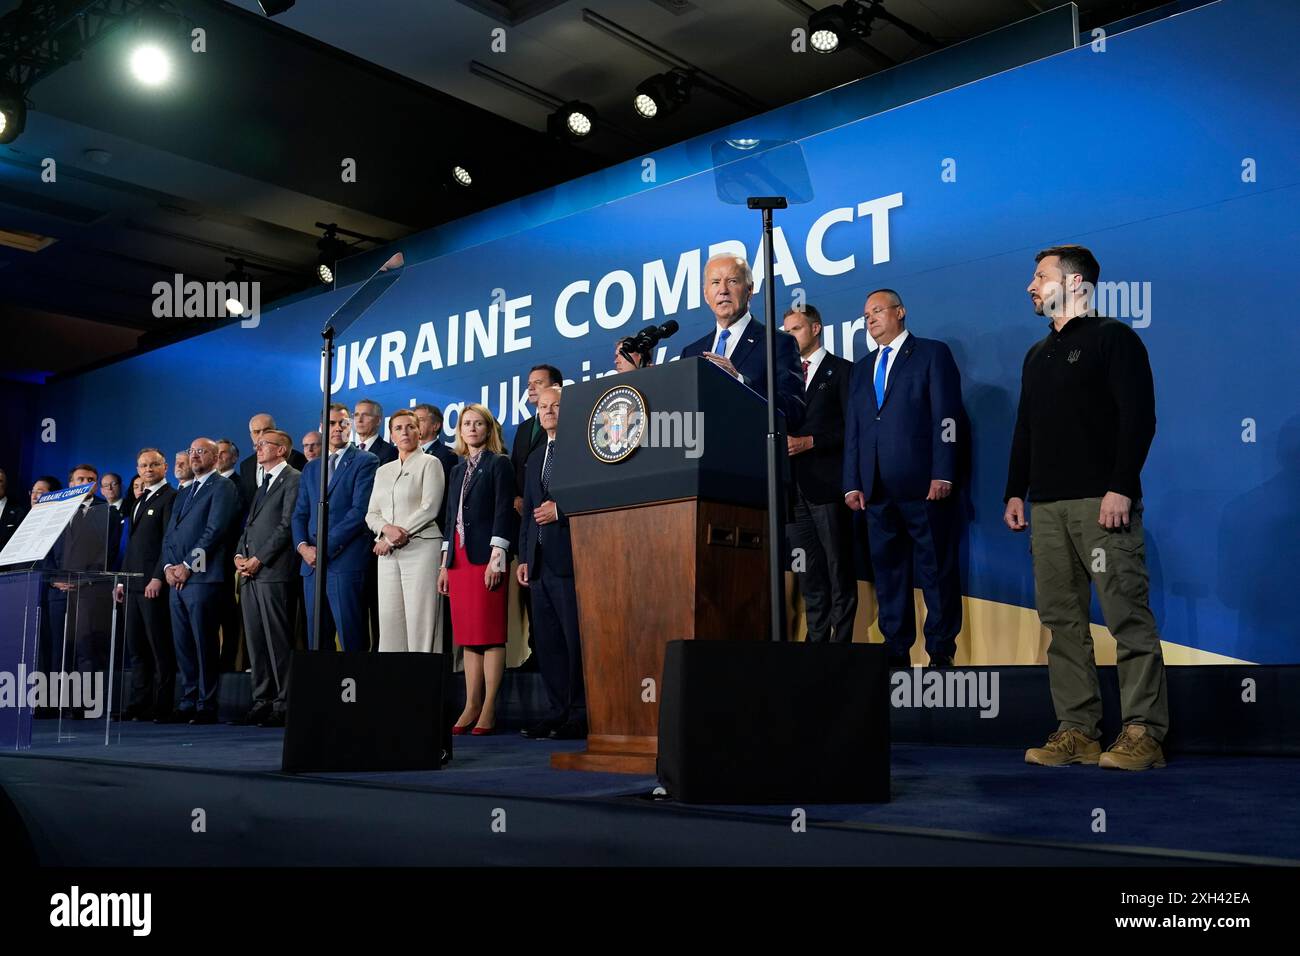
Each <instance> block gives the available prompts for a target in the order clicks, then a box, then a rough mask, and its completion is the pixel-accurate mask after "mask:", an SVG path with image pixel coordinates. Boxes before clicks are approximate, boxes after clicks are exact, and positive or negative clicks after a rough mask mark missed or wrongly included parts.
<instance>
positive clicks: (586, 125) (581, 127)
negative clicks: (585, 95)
mask: <svg viewBox="0 0 1300 956" xmlns="http://www.w3.org/2000/svg"><path fill="white" fill-rule="evenodd" d="M546 128H547V130H548V131H549V132H550V134H551V135H552V136H555V137H557V138H560V139H569V140H580V139H586V138H587V137H588V136H590V135H591V134H592V132H594V131H595V129H596V111H595V110H594V109H593V108H592V107H590V106H588V105H587V104H586V103H581V102H579V101H578V100H570V101H569V102H568V103H565V104H564V105H563V106H561V107H560V108H559V109H557V110H556V111H555V112H554V113H552V114H551V115H550V118H549V119H548V120H547V121H546Z"/></svg>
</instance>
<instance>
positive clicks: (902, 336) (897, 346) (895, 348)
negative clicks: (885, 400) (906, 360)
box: [871, 329, 911, 391]
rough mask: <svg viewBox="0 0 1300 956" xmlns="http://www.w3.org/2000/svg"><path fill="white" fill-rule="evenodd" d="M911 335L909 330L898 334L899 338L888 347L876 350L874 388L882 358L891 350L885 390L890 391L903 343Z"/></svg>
mask: <svg viewBox="0 0 1300 956" xmlns="http://www.w3.org/2000/svg"><path fill="white" fill-rule="evenodd" d="M910 334H911V333H910V332H908V331H907V329H903V331H901V332H899V333H898V338H896V339H894V341H892V342H890V343H889V344H888V345H881V346H880V347H878V348H877V349H876V360H875V361H874V362H873V363H872V365H871V381H872V387H873V388H874V387H875V384H874V383H875V381H876V371H877V370H878V369H879V368H880V356H882V355H884V354H885V349H889V364H888V365H886V366H885V390H886V391H888V389H889V376H891V375H893V374H894V361H895V360H896V359H897V358H898V353H899V352H900V351H902V348H903V343H904V342H906V341H907V337H908V336H909V335H910Z"/></svg>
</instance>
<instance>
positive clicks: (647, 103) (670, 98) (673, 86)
mask: <svg viewBox="0 0 1300 956" xmlns="http://www.w3.org/2000/svg"><path fill="white" fill-rule="evenodd" d="M692 82H693V81H692V78H691V75H690V74H689V73H687V72H686V71H685V70H671V71H669V72H668V73H659V74H656V75H655V76H652V77H650V79H648V80H646V81H645V82H643V83H642V84H641V85H640V86H638V87H637V88H636V95H635V96H634V97H633V100H632V106H633V108H635V109H636V111H637V114H638V115H640V116H641V118H642V119H660V118H662V117H664V116H667V115H668V114H670V113H675V112H676V111H677V110H678V108H680V107H681V106H682V104H684V103H685V102H686V101H687V100H689V99H690V98H691V85H692Z"/></svg>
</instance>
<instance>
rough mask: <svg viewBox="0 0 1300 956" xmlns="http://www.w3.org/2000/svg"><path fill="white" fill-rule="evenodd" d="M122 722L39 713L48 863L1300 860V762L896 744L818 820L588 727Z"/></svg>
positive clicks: (27, 755) (0, 783)
mask: <svg viewBox="0 0 1300 956" xmlns="http://www.w3.org/2000/svg"><path fill="white" fill-rule="evenodd" d="M120 726H121V737H120V743H115V744H114V745H112V746H109V747H106V746H104V743H103V735H102V731H103V725H102V723H100V724H95V725H89V724H86V723H77V724H65V725H64V730H65V732H67V731H68V730H69V729H71V730H72V731H73V736H72V739H65V740H61V741H60V740H57V739H56V729H55V726H54V724H53V723H52V722H50V721H41V722H38V723H37V724H36V732H35V738H34V741H33V746H32V749H31V750H30V751H26V752H23V753H12V754H5V755H3V757H2V758H0V787H3V788H4V790H5V791H6V793H7V794H8V796H9V798H10V800H12V801H13V803H14V804H15V806H16V807H17V808H18V810H19V813H20V815H21V817H22V818H23V820H24V821H25V823H26V825H27V829H28V832H29V835H30V839H31V842H32V844H33V847H34V849H35V851H36V854H37V857H38V858H39V859H40V860H41V862H49V863H55V862H57V863H64V864H77V865H82V864H86V865H124V864H125V865H148V864H161V865H175V864H178V863H179V864H187V863H188V864H204V865H208V864H212V863H226V864H231V863H247V864H254V865H265V864H299V863H302V864H321V863H347V864H369V865H382V864H386V863H392V864H410V863H423V864H437V863H448V864H452V863H455V864H463V863H504V864H528V863H552V864H583V863H602V864H610V863H629V864H637V865H654V864H708V863H722V864H728V863H744V864H747V865H753V864H756V863H764V862H766V863H781V864H816V863H834V864H845V863H857V864H874V865H881V864H896V865H915V864H941V863H943V864H950V865H951V864H955V863H957V864H959V863H971V864H978V865H990V864H998V863H1009V864H1014V863H1021V864H1025V863H1027V864H1058V865H1090V864H1095V865H1116V864H1121V865H1123V864H1134V863H1136V864H1139V865H1140V864H1142V863H1151V864H1156V863H1158V864H1162V865H1167V864H1170V863H1178V862H1183V863H1190V864H1193V865H1195V864H1197V863H1202V864H1204V863H1211V864H1214V863H1218V864H1223V863H1245V864H1250V863H1283V864H1285V863H1292V864H1300V801H1297V800H1295V796H1294V795H1295V794H1296V793H1297V792H1300V761H1297V760H1292V759H1286V758H1256V757H1251V758H1230V757H1194V756H1186V757H1182V758H1179V759H1177V760H1171V761H1170V764H1169V766H1168V767H1167V768H1166V769H1164V770H1156V771H1148V772H1145V773H1139V774H1132V773H1122V772H1117V771H1103V770H1099V769H1097V768H1084V767H1066V768H1060V769H1046V768H1039V767H1030V766H1027V765H1026V764H1024V763H1023V760H1022V752H1021V751H1019V750H1011V749H1007V748H994V747H927V746H918V745H897V744H896V745H895V746H894V748H893V765H892V766H893V782H892V793H893V799H892V801H891V802H890V803H887V804H856V805H808V806H806V807H804V808H803V809H804V810H805V811H806V814H807V824H808V825H807V832H806V833H799V832H797V831H796V830H795V829H794V828H793V827H792V819H793V818H792V811H793V810H794V808H793V807H791V806H789V805H778V806H709V807H698V806H687V805H684V804H681V803H678V802H676V801H673V800H671V799H668V800H663V799H658V800H657V799H653V798H652V796H651V791H652V790H653V789H654V787H655V786H656V783H657V781H656V780H655V779H654V778H653V777H639V776H626V775H622V774H602V773H584V772H575V771H560V770H552V769H551V767H550V765H549V757H550V754H551V753H552V752H554V751H557V750H561V749H565V750H576V749H581V746H582V744H581V743H578V742H564V743H557V742H545V743H543V742H537V741H530V740H525V739H523V738H521V737H520V736H519V735H518V734H517V733H503V734H501V735H499V736H492V737H479V738H457V741H456V751H455V759H454V760H453V761H452V762H451V763H450V764H449V765H448V766H447V767H446V768H444V769H443V770H439V771H425V772H402V773H365V774H302V775H286V774H281V773H280V772H279V765H280V749H281V743H282V736H283V733H282V731H279V730H265V729H259V728H240V727H231V726H225V725H216V726H211V727H189V726H157V725H153V724H124V725H120ZM117 729H118V725H115V726H114V733H115V735H116V731H117ZM96 730H98V733H96ZM196 810H202V815H203V818H204V827H205V829H204V830H202V831H201V832H200V833H198V834H196V833H195V830H194V826H193V825H192V822H193V819H194V818H195V811H196ZM1103 815H1104V829H1101V827H1100V825H1099V822H1098V821H1101V820H1102V818H1103ZM168 820H170V822H166V821H168ZM494 822H495V828H494ZM502 826H504V831H503V830H502V829H501V827H502ZM165 834H171V835H170V836H166V835H165ZM200 836H202V837H204V839H199V837H200ZM520 838H522V839H520Z"/></svg>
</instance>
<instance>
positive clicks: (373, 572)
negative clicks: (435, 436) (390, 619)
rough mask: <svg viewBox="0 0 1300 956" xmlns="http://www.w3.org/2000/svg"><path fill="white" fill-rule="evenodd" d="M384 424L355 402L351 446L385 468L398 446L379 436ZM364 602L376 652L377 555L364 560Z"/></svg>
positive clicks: (372, 405) (379, 412) (366, 404)
mask: <svg viewBox="0 0 1300 956" xmlns="http://www.w3.org/2000/svg"><path fill="white" fill-rule="evenodd" d="M383 423H384V407H383V406H382V405H380V404H379V403H378V402H376V401H375V400H374V399H372V398H363V399H361V400H360V401H359V402H357V404H356V407H355V408H354V409H353V411H352V429H353V432H354V433H355V439H354V444H355V445H356V446H357V447H358V448H359V449H361V450H362V451H368V452H370V454H372V455H374V456H375V457H376V458H377V459H379V464H381V465H386V464H388V463H389V462H390V461H395V460H396V459H397V446H396V445H394V444H393V443H392V442H389V441H385V440H384V438H383V436H382V435H381V434H380V431H381V430H382V427H383ZM362 594H363V596H364V599H365V614H366V621H367V626H368V628H369V632H370V633H369V637H368V639H367V644H366V646H367V648H368V649H369V650H372V651H377V650H379V556H378V555H376V554H373V553H372V554H371V555H370V556H369V557H368V558H367V559H366V585H365V589H364V591H363V592H362Z"/></svg>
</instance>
